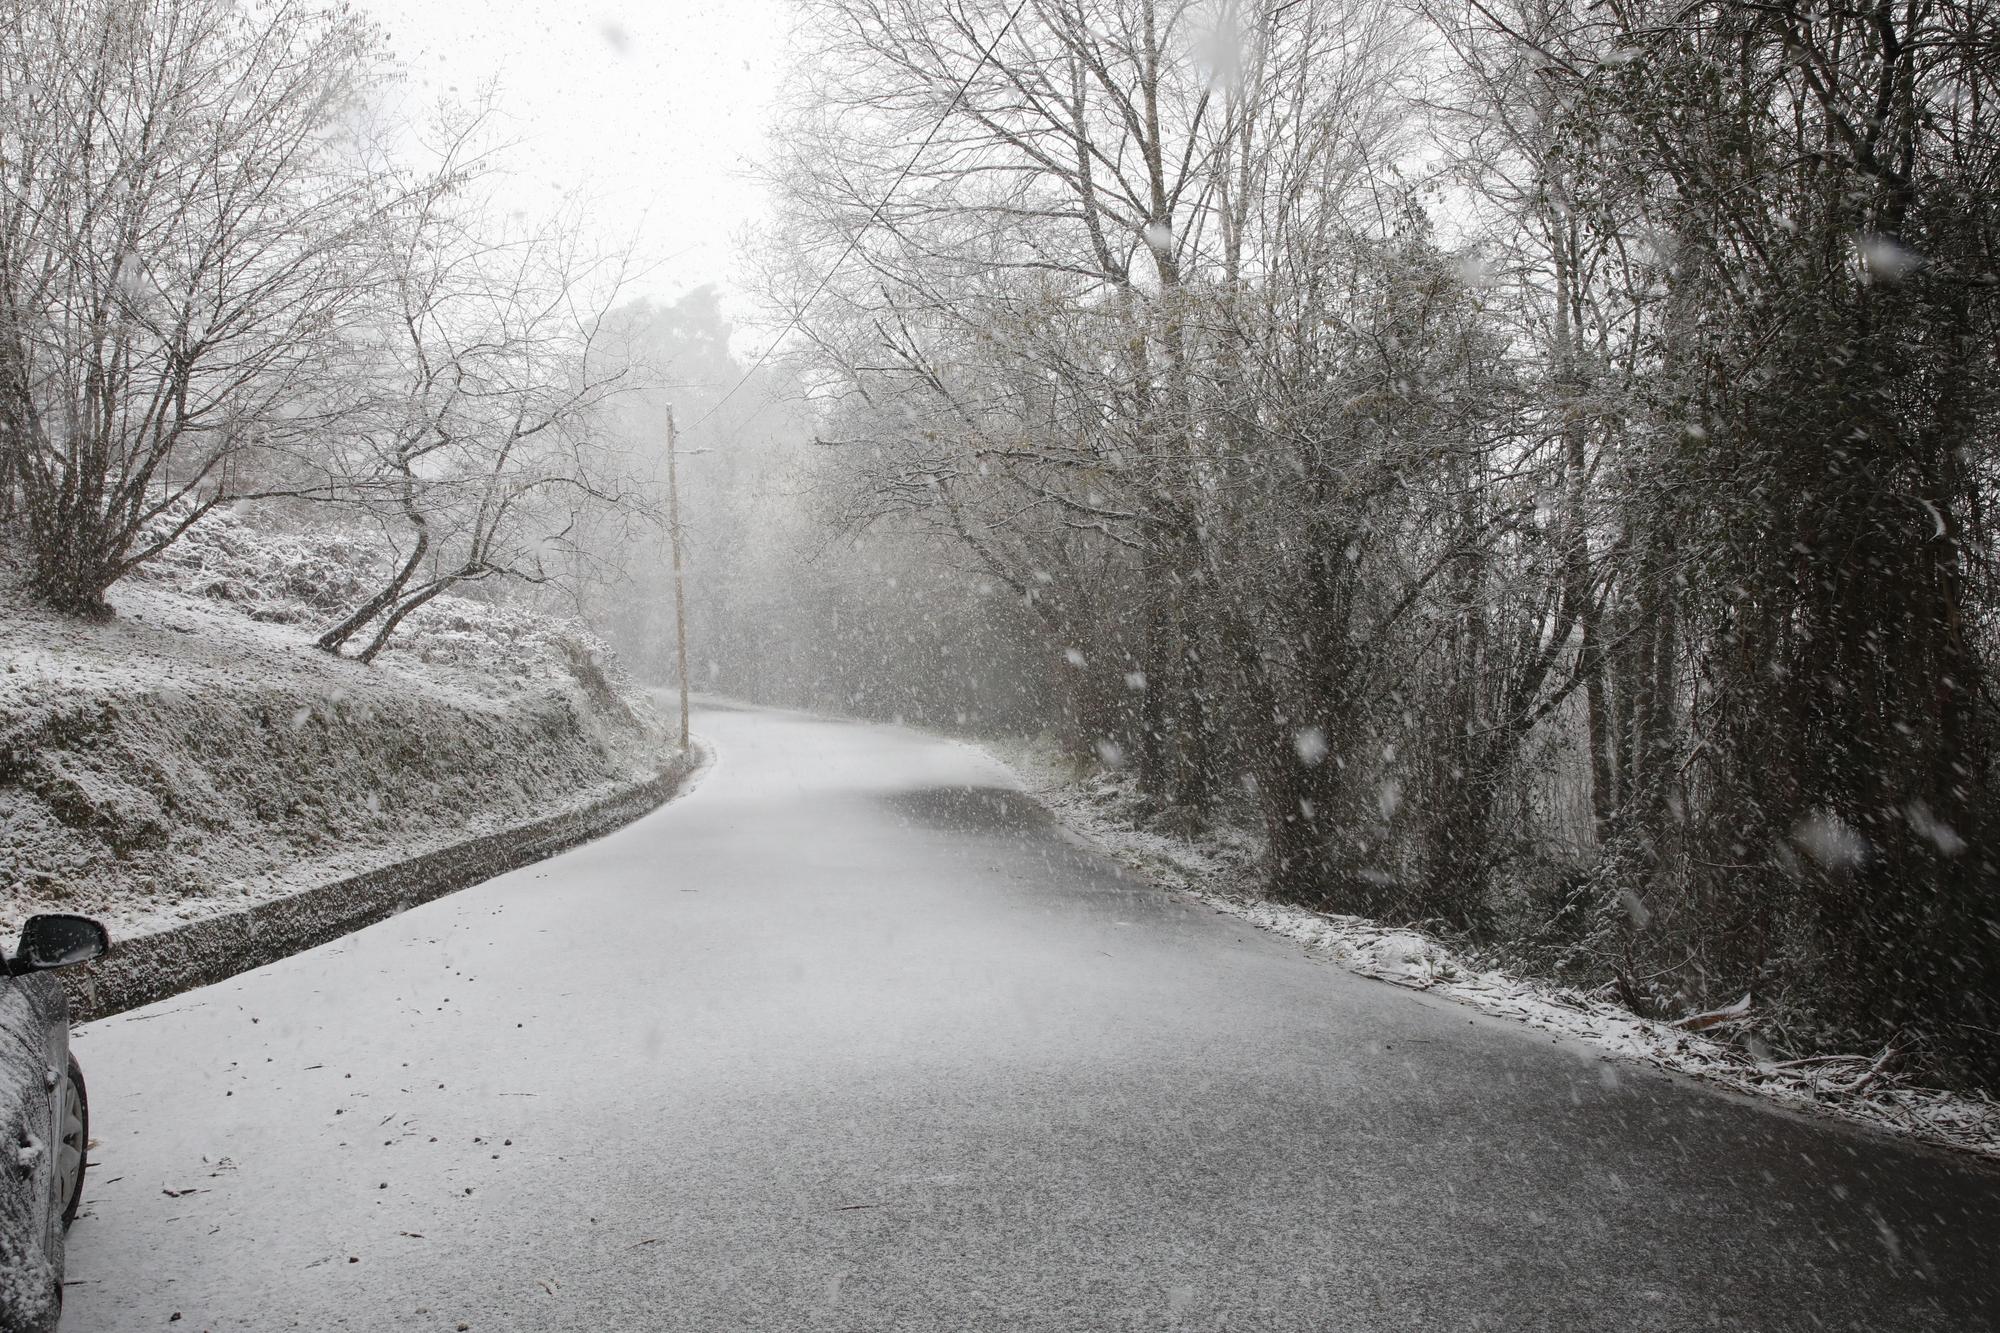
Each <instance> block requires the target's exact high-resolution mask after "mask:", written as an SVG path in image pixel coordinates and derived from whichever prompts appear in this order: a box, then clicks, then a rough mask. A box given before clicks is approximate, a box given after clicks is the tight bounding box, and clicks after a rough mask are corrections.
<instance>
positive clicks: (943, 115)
mask: <svg viewBox="0 0 2000 1333" xmlns="http://www.w3.org/2000/svg"><path fill="white" fill-rule="evenodd" d="M1027 7H1028V0H1019V3H1017V4H1016V5H1015V6H1014V11H1013V12H1012V13H1011V14H1009V15H1007V21H1006V22H1005V23H1003V24H1001V25H1000V31H998V32H996V33H994V34H993V40H991V41H989V42H988V43H986V49H985V50H983V51H981V52H980V53H979V59H978V60H976V61H974V62H973V66H972V68H971V69H970V70H969V71H967V72H966V75H965V77H964V78H963V79H960V80H959V83H958V90H957V91H956V92H954V93H952V95H951V100H950V101H949V102H947V103H945V106H944V110H943V111H941V112H939V113H938V118H937V119H936V120H935V121H934V122H932V124H931V128H930V133H928V134H926V135H925V136H924V141H923V142H922V143H920V144H918V145H917V151H916V152H914V153H911V154H910V160H909V161H907V162H905V163H904V164H903V169H902V170H901V171H899V172H897V173H896V179H895V180H893V181H891V182H889V188H888V189H887V190H885V191H883V193H882V201H881V202H880V203H878V204H876V205H875V207H874V209H873V211H871V212H870V213H869V214H868V221H867V222H865V223H863V224H862V226H861V228H860V229H859V230H858V231H856V232H855V233H854V235H853V237H852V238H851V239H850V240H849V241H848V242H847V248H846V249H845V250H842V251H841V252H840V258H838V259H836V260H834V261H833V267H832V268H829V269H828V270H827V271H826V276H825V277H823V278H821V279H820V280H819V285H818V286H816V287H814V288H813V291H812V295H811V296H808V297H807V298H806V299H805V303H804V304H802V305H801V306H799V308H798V312H797V313H796V314H794V315H793V316H792V317H791V318H790V319H788V320H786V321H785V327H784V328H782V329H780V330H778V336H777V337H775V338H773V339H772V340H771V343H770V345H769V346H768V347H766V348H765V349H764V350H763V351H762V352H759V353H758V354H757V359H756V360H755V361H753V362H751V364H750V369H748V370H746V371H744V372H743V375H742V377H741V378H739V379H738V380H737V381H736V383H734V384H732V385H730V386H729V392H728V393H725V394H723V395H722V397H720V398H718V399H716V400H715V406H713V407H711V408H709V409H708V411H706V412H704V413H702V414H701V416H699V417H698V418H696V419H695V422H694V425H691V426H689V427H688V429H689V430H693V429H694V428H695V426H699V425H701V424H702V422H704V421H707V420H708V419H709V418H710V417H712V416H714V415H715V414H716V413H717V412H720V411H721V410H722V408H723V405H724V404H725V403H727V402H728V401H729V400H730V399H731V398H734V397H735V396H736V391H737V390H738V389H741V388H742V387H743V386H744V385H746V384H748V383H749V382H750V377H751V376H752V375H755V374H756V373H757V372H758V371H760V370H762V369H763V368H764V363H765V362H766V361H768V360H770V359H771V353H773V352H775V351H777V350H778V344H780V343H782V342H783V341H784V340H785V339H786V337H788V336H789V335H790V334H791V332H792V330H793V329H796V328H797V327H798V326H799V321H800V320H801V319H804V318H805V314H806V311H808V310H810V309H812V305H813V302H815V301H817V300H819V298H820V294H821V293H823V292H824V291H826V286H827V284H828V283H830V282H832V281H833V276H834V274H836V273H838V272H840V269H841V266H842V265H843V264H845V263H846V262H847V260H848V256H850V255H852V254H853V253H854V249H855V247H856V246H858V245H860V244H861V238H862V237H863V236H866V235H867V234H868V230H869V228H871V227H873V226H874V225H875V224H876V223H877V222H880V221H881V220H882V210H883V209H885V208H887V207H888V206H889V200H890V199H892V198H894V197H895V194H896V191H897V189H898V188H900V187H901V186H902V184H903V182H904V181H905V180H907V179H908V178H909V175H910V172H912V171H913V170H915V169H916V165H917V159H919V158H921V157H922V156H923V155H924V150H925V149H926V148H929V147H930V146H931V140H933V139H935V138H937V136H938V131H939V130H941V129H943V128H944V123H945V121H947V120H949V119H950V118H951V113H952V112H954V111H956V110H958V103H959V101H960V99H961V98H963V97H964V96H965V90H966V89H967V88H970V87H971V86H972V81H973V79H975V78H977V77H978V75H979V71H980V70H982V69H984V68H986V62H987V61H989V60H991V59H992V58H993V52H994V50H995V49H996V48H997V47H998V46H999V45H1000V39H1001V38H1003V37H1005V36H1006V35H1007V33H1008V31H1009V30H1010V29H1011V28H1013V26H1014V20H1015V19H1017V18H1019V17H1021V11H1022V10H1024V9H1026V8H1027Z"/></svg>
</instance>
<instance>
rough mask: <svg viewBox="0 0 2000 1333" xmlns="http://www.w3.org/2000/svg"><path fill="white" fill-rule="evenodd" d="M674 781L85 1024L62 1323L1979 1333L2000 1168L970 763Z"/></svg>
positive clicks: (718, 712) (1996, 1304) (887, 747)
mask: <svg viewBox="0 0 2000 1333" xmlns="http://www.w3.org/2000/svg"><path fill="white" fill-rule="evenodd" d="M696 726H697V730H698V731H699V732H701V733H702V734H703V735H704V736H706V737H708V738H709V740H710V741H711V742H712V744H713V745H714V747H715V748H716V750H717V751H718V752H719V756H720V758H719V760H718V763H717V765H716V767H715V768H714V769H713V770H712V771H711V772H710V773H709V774H708V775H707V776H706V778H705V779H703V780H702V782H701V785H700V786H699V788H698V789H697V790H695V791H694V792H693V794H691V795H690V796H687V797H685V798H683V799H682V800H680V801H677V802H675V803H674V804H672V805H670V806H668V807H666V808H665V809H664V810H662V811H660V812H659V813H657V814H654V815H652V816H649V817H648V818H646V819H644V820H641V821H640V822H638V823H637V824H634V825H632V826H630V827H629V828H626V829H625V830H623V831H621V832H619V833H616V834H614V835H612V836H610V837H608V838H605V839H604V840H602V841H600V842H597V843H593V844H591V845H589V846H586V847H583V848H580V849H578V850H576V851H573V852H570V853H567V854H565V855H563V856H560V857H558V858H556V859H554V860H552V861H548V862H544V863H543V864H541V865H538V866H534V867H530V868H528V869H526V870H523V871H519V872H517V873H514V874H511V875H506V876H503V877H501V878H499V879H496V880H493V881H491V882H489V883H487V884H484V885H481V886H479V887H477V888H474V889H470V890H467V891H465V892H463V893H460V894H457V895H455V896H452V897H450V898H446V899H443V900H441V901H438V902H435V903H431V904H429V905H427V906H424V907H419V908H416V909H415V910H412V911H410V912H408V913H405V914H404V915H402V916H399V917H396V918H394V919H392V920H390V921H386V922H384V923H382V924H380V925H377V926H374V927H371V928H369V929H367V930H365V931H362V932H360V933H359V934H356V935H353V936H350V937H348V938H347V939H344V940H342V941H339V942H337V943H335V944H332V945H329V946H326V947H324V948H320V949H316V950H314V951H312V952H310V953H307V954H303V955H300V956H298V957H295V958H292V959H288V960H286V961H285V962H283V963H279V964H277V965H274V966H271V967H267V968H263V969H260V970H258V971H256V972H251V973H247V974H245V975H243V976H240V977H238V978H235V979H234V980H231V981H228V982H225V983H223V984H221V985H219V986H214V987H210V988H208V989H206V990H202V991H196V992H192V993H190V994H186V995H183V996H180V997H178V998H176V999H173V1000H169V1001H167V1002H165V1003H162V1004H160V1005H157V1006H154V1007H152V1008H150V1009H143V1010H139V1011H136V1012H133V1013H130V1014H126V1015H123V1016H120V1017H118V1018H114V1019H110V1020H106V1021H104V1022H101V1023H97V1024H94V1025H92V1026H91V1027H89V1028H88V1029H86V1030H85V1031H84V1032H82V1033H81V1034H80V1036H79V1038H78V1042H77V1049H78V1051H79V1053H80V1055H81V1058H82V1059H83V1061H84V1066H85V1069H86V1071H87V1073H88V1074H89V1077H90V1080H91V1087H92V1093H93V1096H92V1103H93V1112H94V1125H93V1129H94V1132H95V1133H96V1136H97V1137H98V1139H99V1140H100V1142H101V1145H102V1146H101V1147H100V1149H99V1150H98V1152H97V1154H96V1159H97V1165H96V1167H95V1169H94V1170H93V1172H92V1174H91V1177H90V1181H89V1183H88V1187H87V1188H88V1194H87V1199H86V1203H85V1214H84V1216H83V1217H82V1218H81V1219H80V1220H79V1221H78V1223H77V1225H76V1229H75V1231H74V1232H73V1233H72V1237H71V1256H70V1278H71V1281H72V1284H73V1285H72V1286H71V1287H70V1288H69V1295H68V1301H69V1312H68V1315H67V1317H66V1319H65V1321H64V1323H63V1329H64V1330H65V1333H99V1331H100V1330H111V1329H164V1328H167V1327H168V1326H169V1321H170V1320H172V1321H177V1322H174V1323H173V1325H172V1326H173V1327H175V1328H176V1329H188V1330H199V1329H211V1330H218V1331H219V1330H225V1329H227V1330H257V1331H259V1333H263V1331H265V1330H275V1329H286V1328H301V1329H313V1330H321V1329H333V1328H351V1329H364V1330H372V1329H438V1330H458V1329H465V1328H468V1327H469V1328H471V1329H477V1330H529V1329H533V1330H578V1331H581V1330H591V1331H592V1333H602V1331H604V1330H635V1331H636V1330H656V1329H660V1330H663V1329H676V1330H679V1329H688V1330H696V1329H700V1330H709V1329H713V1330H733V1329H769V1330H808V1329H851V1330H857V1333H858V1331H862V1330H882V1329H911V1330H917V1329H938V1330H956V1329H973V1330H976V1329H1048V1330H1059V1329H1060V1330H1070V1329H1076V1330H1085V1329H1088V1330H1110V1329H1134V1330H1141V1329H1143V1330H1155V1329H1166V1328H1189V1329H1195V1328H1199V1329H1221V1328H1228V1329H1240V1330H1264V1329H1300V1330H1307V1329H1313V1330H1317V1329H1349V1330H1363V1329H1385V1330H1386V1329H1396V1330H1422V1329H1439V1330H1447V1329H1448V1330H1453V1331H1454V1333H1457V1331H1458V1330H1467V1329H1481V1328H1489V1329H1509V1330H1522V1329H1563V1330H1572V1329H1573V1330H1593V1331H1595V1330H1624V1329H1659V1330H1683V1329H1695V1328H1709V1327H1727V1328H1736V1329H1759V1330H1767V1329H1793V1328H1797V1329H1817V1328H1864V1329H1897V1330H1910V1329H1921V1328H1935V1329H1940V1330H1943V1329H1950V1330H1963V1329H1972V1328H1992V1327H2000V1297H1996V1296H1995V1294H1994V1293H1995V1290H1996V1288H1995V1285H1994V1283H1993V1280H1992V1277H1993V1275H1992V1271H1991V1265H1992V1261H1993V1259H1994V1257H1995V1251H1994V1243H1995V1238H1996V1237H2000V1178H1996V1176H1995V1175H1994V1173H1992V1172H1991V1171H1990V1170H1987V1169H1984V1168H1981V1167H1979V1166H1976V1165H1973V1164H1969V1163H1963V1162H1959V1161H1956V1160H1953V1159H1950V1158H1946V1157H1943V1156H1941V1155H1939V1154H1936V1153H1932V1152H1929V1151H1925V1150H1921V1149H1914V1148H1910V1147H1906V1146H1904V1145H1901V1144H1898V1143H1894V1142H1888V1141H1883V1140H1878V1139H1873V1138H1868V1137H1863V1136H1861V1135H1859V1134H1857V1133H1854V1132H1850V1131H1847V1130H1845V1129H1842V1128H1839V1127H1834V1126H1827V1125H1821V1124H1816V1123H1809V1122H1806V1121H1803V1120H1799V1119H1796V1118H1793V1117H1789V1116H1786V1115H1782V1114H1778V1113H1774V1112H1771V1111H1768V1110H1765V1109H1763V1108H1759V1107H1754V1106H1749V1105H1746V1104H1743V1103H1741V1102H1738V1101H1735V1100H1731V1099H1727V1098H1725V1097H1722V1096H1718V1095H1716V1094H1713V1093H1710V1092H1707V1091H1705V1090H1702V1089H1699V1088H1695V1087H1692V1086H1689V1085H1687V1084H1685V1083H1682V1082H1678V1081H1674V1080H1670V1079H1668V1078H1665V1077H1664V1076H1660V1075H1656V1074H1652V1073H1649V1072H1646V1071H1644V1070H1642V1069H1639V1068H1637V1067H1632V1066H1622V1065H1612V1064H1608V1063H1605V1062H1603V1061H1602V1060H1599V1059H1597V1058H1595V1057H1593V1056H1591V1055H1590V1054H1589V1053H1588V1052H1585V1051H1582V1050H1581V1049H1576V1048H1571V1047H1570V1046H1568V1045H1566V1044H1564V1043H1561V1042H1554V1041H1551V1040H1550V1039H1549V1038H1548V1037H1546V1036H1543V1035H1540V1034H1537V1033H1534V1032H1531V1031H1529V1030H1526V1029H1522V1028H1517V1027H1513V1026H1510V1025H1508V1024H1505V1023H1503V1022H1500V1021H1498V1020H1494V1019H1489V1018H1486V1017H1483V1016H1480V1015H1477V1014H1474V1013H1471V1012H1469V1011H1467V1010H1466V1009H1463V1008H1461V1007H1459V1006H1456V1005H1452V1004H1450V1003H1446V1002H1443V1001H1439V1000H1436V999H1434V998H1432V997H1429V996H1425V995H1420V994H1414V993H1411V992H1408V991H1404V990H1399V989H1396V988H1394V987H1391V986H1387V985H1382V984H1380V983H1376V982H1371V981H1367V980H1364V979H1361V978H1358V977H1355V976H1353V975H1352V974H1350V973H1347V972H1345V971H1343V970H1341V969H1340V968H1338V967H1335V966H1333V965H1331V964H1329V963H1327V962H1324V961H1320V960H1317V959H1314V958H1311V957H1308V956H1306V955H1305V954H1304V953H1302V951H1301V950H1300V949H1299V947H1298V946H1297V945H1294V944H1291V943H1289V942H1287V941H1285V940H1282V939H1280V938H1277V937H1275V936H1269V935H1264V934H1260V933H1258V932H1257V931H1256V930H1254V929H1252V928H1251V927H1249V926H1246V925H1245V924H1244V923H1243V922H1241V921H1239V920H1236V919H1234V918H1231V917H1226V916H1221V915H1218V914H1216V913H1215V912H1213V911H1212V910H1211V909H1209V908H1207V907H1205V906H1203V905H1201V904H1200V903H1198V902H1195V901H1193V900H1183V899H1180V898H1177V897H1175V896H1172V895H1169V894H1166V893H1163V892H1161V891H1159V890H1156V889H1153V888H1150V887H1147V886H1144V885H1141V884H1139V883H1138V882H1136V881H1134V880H1132V879H1131V878H1129V877H1127V876H1125V875H1123V874H1121V873H1120V872H1119V871H1118V870H1116V869H1115V868H1114V867H1112V866H1111V865H1110V864H1109V863H1107V862H1106V861H1104V860H1102V859H1100V858H1098V857H1096V856H1093V855H1091V854H1089V853H1086V852H1083V851H1080V850H1079V849H1077V848H1076V847H1075V846H1074V845H1073V844H1072V843H1070V842H1069V841H1067V840H1065V838H1064V836H1063V835H1062V834H1060V833H1059V832H1058V831H1057V830H1056V829H1055V828H1054V827H1053V826H1052V825H1051V824H1049V823H1048V822H1047V821H1046V820H1044V819H1042V818H1041V817H1039V815H1038V814H1037V812H1036V811H1035V810H1034V809H1033V808H1032V807H1030V806H1028V805H1027V804H1026V803H1025V801H1023V800H1022V799H1021V798H1019V797H1018V796H1015V795H1013V794H1011V792H1010V791H1009V790H1007V782H1008V779H1007V777H1006V775H1005V773H1004V772H1003V771H1002V770H1000V769H998V768H997V767H996V766H994V765H993V764H992V763H991V761H989V760H987V759H986V758H985V757H984V756H983V755H981V754H980V753H979V752H977V751H975V750H972V749H970V748H967V747H963V746H958V745H954V744H950V743H947V742H942V741H938V740H935V739H931V738H927V737H923V736H919V735H916V734H914V733H911V732H907V731H902V730H898V729H894V728H886V727H867V726H859V725H851V724H844V723H836V722H826V721H816V720H812V719H808V718H803V717H800V716H796V715H786V714H775V713H762V712H745V711H735V710H728V709H721V708H711V709H707V710H704V711H703V712H702V713H700V714H699V715H698V717H697V723H696Z"/></svg>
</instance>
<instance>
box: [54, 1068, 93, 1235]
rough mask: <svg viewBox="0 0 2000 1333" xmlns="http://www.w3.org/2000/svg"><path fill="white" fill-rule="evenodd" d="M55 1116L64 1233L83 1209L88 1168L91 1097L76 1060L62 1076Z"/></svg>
mask: <svg viewBox="0 0 2000 1333" xmlns="http://www.w3.org/2000/svg"><path fill="white" fill-rule="evenodd" d="M56 1115H57V1120H56V1134H57V1139H56V1178H57V1181H58V1184H59V1188H60V1189H61V1191H62V1224H63V1230H65V1231H67V1230H68V1229H69V1224H70V1223H71V1222H74V1221H75V1220H76V1210H77V1209H78V1208H80V1207H82V1206H83V1173H84V1170H85V1169H86V1168H87V1167H88V1166H89V1164H90V1163H89V1152H90V1094H89V1092H88V1090H87V1089H86V1088H85V1087H84V1083H83V1069H82V1067H81V1066H79V1065H78V1064H77V1062H76V1057H75V1056H71V1057H70V1059H69V1071H68V1073H66V1074H64V1075H63V1081H62V1103H61V1105H60V1106H58V1107H57V1108H56Z"/></svg>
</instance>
